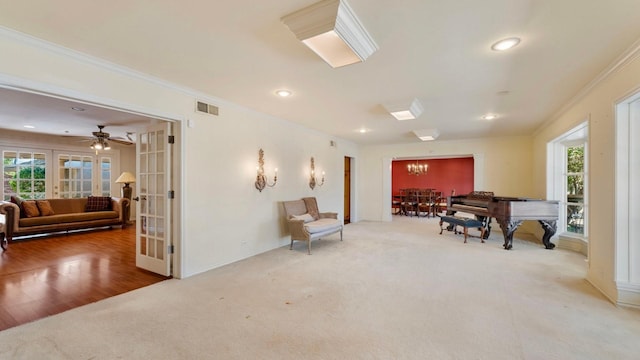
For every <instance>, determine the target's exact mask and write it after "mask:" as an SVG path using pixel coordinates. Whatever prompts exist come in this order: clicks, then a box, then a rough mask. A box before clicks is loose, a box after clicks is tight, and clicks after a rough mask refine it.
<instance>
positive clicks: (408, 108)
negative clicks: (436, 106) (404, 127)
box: [383, 99, 424, 120]
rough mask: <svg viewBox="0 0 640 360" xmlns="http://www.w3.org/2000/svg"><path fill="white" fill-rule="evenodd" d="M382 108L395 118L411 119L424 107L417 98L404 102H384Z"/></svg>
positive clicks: (416, 116) (420, 112)
mask: <svg viewBox="0 0 640 360" xmlns="http://www.w3.org/2000/svg"><path fill="white" fill-rule="evenodd" d="M383 106H384V108H385V109H386V110H387V111H388V112H389V114H391V115H392V116H393V117H394V118H396V119H397V120H412V119H416V118H418V116H420V114H422V111H424V108H423V107H422V104H421V103H420V101H418V99H413V100H411V101H406V102H404V103H395V104H386V105H383Z"/></svg>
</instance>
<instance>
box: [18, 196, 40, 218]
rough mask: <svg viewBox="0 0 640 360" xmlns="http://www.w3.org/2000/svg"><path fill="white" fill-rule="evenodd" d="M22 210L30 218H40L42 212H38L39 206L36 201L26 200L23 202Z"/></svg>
mask: <svg viewBox="0 0 640 360" xmlns="http://www.w3.org/2000/svg"><path fill="white" fill-rule="evenodd" d="M22 209H23V210H24V214H25V216H26V217H28V218H30V217H36V216H40V210H38V205H37V204H36V201H35V200H24V201H23V202H22Z"/></svg>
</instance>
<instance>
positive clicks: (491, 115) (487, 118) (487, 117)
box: [482, 114, 498, 120]
mask: <svg viewBox="0 0 640 360" xmlns="http://www.w3.org/2000/svg"><path fill="white" fill-rule="evenodd" d="M497 118H498V115H496V114H487V115H484V116H483V117H482V119H483V120H493V119H497Z"/></svg>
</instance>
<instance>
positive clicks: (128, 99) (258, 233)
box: [0, 28, 358, 277]
mask: <svg viewBox="0 0 640 360" xmlns="http://www.w3.org/2000/svg"><path fill="white" fill-rule="evenodd" d="M0 48H1V49H3V51H2V53H3V56H0V86H6V87H12V88H23V89H28V90H35V91H38V92H42V93H52V94H62V95H64V96H65V97H68V98H74V99H79V100H82V101H85V102H89V103H97V104H105V105H109V106H111V107H115V108H121V109H128V110H132V111H134V112H138V113H141V114H145V115H151V116H154V117H158V118H162V119H172V120H177V121H178V124H177V125H178V126H180V129H181V130H182V138H181V139H179V146H180V147H181V148H180V151H179V153H180V156H181V158H182V167H183V169H184V171H183V173H182V174H181V177H180V181H181V185H182V187H181V189H182V191H180V189H176V190H178V194H177V200H178V202H179V203H182V204H184V208H183V209H182V210H183V211H182V218H181V219H178V220H179V221H178V223H180V225H181V229H182V232H181V234H180V239H177V240H178V242H179V243H178V247H177V251H178V254H177V256H178V257H179V259H178V263H179V264H181V265H180V268H179V269H177V273H176V276H177V277H186V276H190V275H193V274H196V273H199V272H202V271H206V270H208V269H212V268H215V267H218V266H221V265H223V264H227V263H230V262H234V261H237V260H239V259H242V258H245V257H249V256H252V255H255V254H258V253H260V252H263V251H266V250H269V249H273V248H277V247H279V246H282V245H285V244H287V243H288V236H287V234H286V232H285V229H284V228H283V226H282V222H281V218H280V217H281V214H280V208H279V202H280V201H283V200H291V199H298V198H300V197H303V196H316V197H318V203H319V207H320V210H322V211H337V212H339V213H340V214H342V212H343V207H342V206H343V157H344V156H352V157H355V158H357V157H358V153H357V147H356V146H355V144H353V143H351V142H348V141H345V140H341V139H336V138H333V137H330V136H328V135H325V134H321V133H318V132H316V131H313V130H310V129H307V128H304V127H301V126H298V125H296V124H292V123H289V122H286V121H283V120H279V119H275V118H273V117H270V116H266V115H263V114H259V113H256V112H253V111H250V110H247V109H243V108H241V107H238V106H236V105H233V104H230V103H228V102H225V101H223V100H220V99H216V98H214V97H212V96H209V95H206V94H199V93H196V92H195V91H192V90H190V89H185V88H180V87H178V86H175V85H173V84H169V83H166V82H163V81H160V80H157V79H153V78H150V77H147V76H146V75H144V74H140V73H136V72H133V71H128V70H126V69H123V68H119V67H116V66H114V65H111V64H107V63H105V62H102V61H100V60H97V59H93V58H90V57H85V56H82V55H79V54H77V53H71V52H70V51H68V50H63V49H60V48H58V47H56V46H53V45H47V44H46V43H43V42H40V41H38V40H28V39H27V38H25V37H24V36H21V35H17V34H15V33H14V32H12V31H9V30H7V29H4V28H0ZM196 98H197V99H198V100H202V101H206V102H209V103H212V104H216V105H218V106H220V116H215V117H214V116H209V115H201V114H196V113H195V112H194V108H195V100H196ZM188 119H190V120H192V121H193V125H194V126H193V127H191V128H189V127H186V126H185V125H184V124H183V123H184V122H186V120H188ZM330 140H334V141H336V143H337V147H330V146H329V142H330ZM260 148H263V149H264V151H265V163H266V164H265V165H266V168H267V172H268V173H269V174H271V173H272V170H273V168H274V167H278V169H279V171H278V177H279V180H278V185H277V186H276V187H275V188H269V189H266V190H264V191H263V192H262V193H260V192H258V191H257V190H256V189H255V188H254V185H253V182H254V180H255V174H256V166H257V162H258V150H259V149H260ZM311 156H314V157H315V161H316V169H317V171H319V172H320V171H322V170H324V171H326V179H327V182H326V184H325V185H324V186H323V187H321V188H316V190H314V191H312V190H311V189H309V187H308V185H307V174H308V169H309V160H310V157H311ZM356 220H357V219H356Z"/></svg>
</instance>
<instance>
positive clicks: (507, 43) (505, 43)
mask: <svg viewBox="0 0 640 360" xmlns="http://www.w3.org/2000/svg"><path fill="white" fill-rule="evenodd" d="M519 43H520V38H517V37H511V38H507V39H502V40H500V41H498V42H497V43H495V44H493V45H491V50H495V51H504V50H509V49H511V48H512V47H514V46H516V45H518V44H519Z"/></svg>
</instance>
